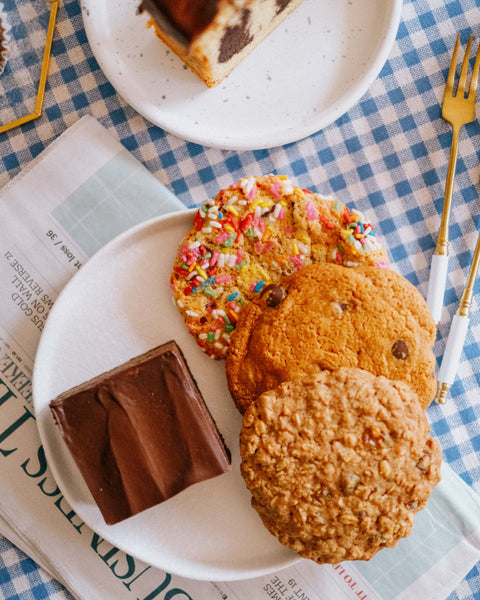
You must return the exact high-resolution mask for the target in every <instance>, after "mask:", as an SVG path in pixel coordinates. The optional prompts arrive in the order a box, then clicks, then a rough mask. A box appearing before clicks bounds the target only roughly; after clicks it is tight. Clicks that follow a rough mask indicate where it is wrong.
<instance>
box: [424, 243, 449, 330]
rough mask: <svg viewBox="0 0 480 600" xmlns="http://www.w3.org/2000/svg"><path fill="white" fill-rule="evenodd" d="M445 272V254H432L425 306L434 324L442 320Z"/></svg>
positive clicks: (446, 259)
mask: <svg viewBox="0 0 480 600" xmlns="http://www.w3.org/2000/svg"><path fill="white" fill-rule="evenodd" d="M447 271H448V256H447V255H445V254H434V255H433V256H432V264H431V267H430V278H429V280H428V293H427V304H428V308H429V309H430V312H431V313H432V316H433V320H434V321H435V323H440V321H441V319H442V310H443V297H444V295H445V285H446V282H447Z"/></svg>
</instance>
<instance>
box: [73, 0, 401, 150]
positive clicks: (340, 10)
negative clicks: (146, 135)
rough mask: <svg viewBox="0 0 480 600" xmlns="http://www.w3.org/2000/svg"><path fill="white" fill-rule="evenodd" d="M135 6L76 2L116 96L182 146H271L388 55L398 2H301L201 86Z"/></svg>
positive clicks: (328, 114)
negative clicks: (216, 80) (227, 69)
mask: <svg viewBox="0 0 480 600" xmlns="http://www.w3.org/2000/svg"><path fill="white" fill-rule="evenodd" d="M139 4H140V0H104V1H103V2H98V0H81V5H82V13H83V19H84V23H85V28H86V32H87V37H88V39H89V42H90V45H91V48H92V51H93V53H94V55H95V57H96V59H97V61H98V63H99V64H100V66H101V68H102V69H103V71H104V73H105V75H106V76H107V77H108V79H109V80H110V82H111V83H112V84H113V86H114V87H115V88H116V90H117V92H118V93H119V94H120V95H121V96H122V97H123V98H124V99H125V100H126V101H127V102H128V103H129V104H130V105H131V106H133V107H134V108H135V109H136V110H137V111H138V112H139V113H140V114H142V115H143V116H144V117H145V118H146V119H148V120H149V121H151V122H152V123H154V124H156V125H159V126H160V127H162V128H163V129H165V130H167V131H169V132H170V133H173V134H175V135H177V136H179V137H181V138H183V139H185V140H189V141H192V142H196V143H198V144H203V145H206V146H214V147H219V148H225V149H233V150H253V149H259V148H271V147H273V146H280V145H283V144H286V143H289V142H294V141H297V140H300V139H302V138H304V137H307V136H309V135H311V134H313V133H315V132H317V131H319V130H320V129H323V128H324V127H326V126H327V125H329V124H330V123H332V122H333V121H335V119H337V118H339V117H340V116H341V115H343V114H344V113H345V112H346V111H348V110H349V109H350V108H351V107H352V106H353V105H354V104H356V103H357V102H358V101H359V100H360V98H361V97H362V96H363V95H364V94H365V92H366V91H367V90H368V88H369V87H370V85H371V84H372V82H373V81H374V79H375V78H376V77H377V76H378V74H379V73H380V71H381V69H382V67H383V65H384V64H385V61H386V60H387V58H388V55H389V53H390V50H391V48H392V45H393V43H394V41H395V36H396V33H397V30H398V25H399V22H400V16H401V9H402V0H356V1H355V2H352V1H351V0H322V1H321V2H319V0H303V2H302V4H300V6H299V7H298V8H297V9H296V10H295V11H294V12H293V13H292V14H291V15H289V16H288V17H287V18H286V19H285V20H284V21H283V23H281V24H280V25H279V26H278V28H277V29H276V30H275V31H274V32H273V33H272V34H271V35H270V36H269V37H268V38H267V39H266V40H264V41H263V42H262V43H261V44H260V45H259V46H258V47H257V48H256V49H255V50H254V51H253V52H252V53H251V54H250V55H249V56H248V57H247V58H246V59H245V60H244V61H243V62H242V63H241V64H240V65H239V66H238V67H237V68H236V69H235V70H234V71H233V72H232V74H231V75H230V76H229V77H228V78H227V79H225V80H224V82H222V83H221V84H220V85H218V86H217V87H215V88H211V89H209V88H207V87H206V85H205V84H204V83H203V82H202V81H201V80H200V79H199V78H198V77H197V76H196V75H194V74H193V73H192V72H191V71H190V70H189V69H188V68H186V67H185V65H184V64H183V62H182V61H181V60H180V59H179V58H178V57H177V56H176V55H174V54H173V53H172V52H171V51H170V50H169V49H168V48H167V46H165V45H164V44H163V43H162V42H161V41H160V40H159V39H158V38H157V37H156V36H155V34H154V33H153V30H152V29H151V28H147V27H146V23H147V21H148V18H149V15H148V14H147V13H146V12H144V13H143V14H140V15H138V14H136V10H137V7H138V5H139Z"/></svg>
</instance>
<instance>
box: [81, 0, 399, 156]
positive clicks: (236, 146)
mask: <svg viewBox="0 0 480 600" xmlns="http://www.w3.org/2000/svg"><path fill="white" fill-rule="evenodd" d="M377 1H378V2H381V0H377ZM94 2H95V0H81V12H82V18H83V23H84V26H85V31H86V35H87V39H88V41H89V44H90V48H91V50H92V52H93V54H94V56H95V59H96V60H97V62H98V64H99V65H100V68H101V69H102V71H103V73H104V74H105V76H106V77H107V79H108V80H109V82H110V83H111V84H112V85H113V87H114V88H115V90H116V91H117V93H118V94H119V95H120V96H121V97H122V98H124V99H125V101H126V102H127V103H128V104H129V105H130V106H131V107H132V108H134V109H135V110H136V111H137V112H138V113H139V114H140V115H141V116H143V117H144V118H145V119H146V120H148V121H149V122H151V123H153V124H154V125H157V126H158V127H160V128H161V129H164V130H165V131H166V132H168V133H171V134H172V135H175V136H177V137H179V138H180V139H183V140H185V141H186V142H192V143H195V144H200V145H203V146H207V147H211V148H217V149H222V150H236V151H251V150H261V149H270V148H274V147H280V146H284V145H286V144H290V143H293V142H297V141H301V140H303V139H305V138H307V137H309V136H310V135H313V134H315V133H317V132H319V131H321V130H323V129H324V128H326V127H327V126H329V125H331V124H332V123H333V122H335V121H336V120H337V119H338V118H340V117H341V116H342V115H344V114H345V113H346V112H348V111H349V110H350V109H351V108H352V107H353V106H355V105H356V104H357V103H358V102H359V100H360V99H361V98H362V97H363V96H364V95H365V93H366V92H367V91H368V89H369V88H370V86H371V85H372V83H373V82H374V81H375V79H376V78H377V77H378V75H379V74H380V72H381V70H382V68H383V67H384V65H385V63H386V61H387V59H388V56H389V54H390V52H391V49H392V47H393V44H394V42H395V39H396V36H397V33H398V29H399V25H400V20H401V14H402V9H403V0H386V2H385V1H384V2H383V4H387V2H388V4H387V18H386V19H385V29H383V30H382V35H381V36H379V37H380V38H382V43H381V44H380V45H379V47H378V49H377V51H376V54H375V58H374V59H373V60H372V61H371V62H370V65H369V68H368V69H367V70H366V71H365V72H364V73H363V75H362V76H361V77H360V79H356V80H355V85H354V86H353V87H352V88H348V89H347V90H346V91H345V92H344V93H343V94H342V95H341V96H340V98H339V99H338V101H336V102H335V103H334V105H333V107H331V108H329V109H327V110H324V111H322V112H321V113H320V114H319V116H317V117H316V118H315V117H312V118H311V119H310V120H309V121H307V123H305V124H303V126H302V125H300V126H299V125H298V124H297V125H296V127H295V128H292V127H291V126H290V127H289V126H285V127H283V128H282V129H279V130H276V131H275V132H274V133H267V135H266V137H265V139H264V140H263V142H260V141H257V142H255V141H254V140H258V132H255V135H252V136H251V138H250V142H246V141H242V140H241V139H237V138H235V137H233V138H232V139H231V141H228V140H227V138H226V137H225V136H224V137H222V136H221V135H219V134H218V133H217V134H215V135H214V136H213V137H212V138H209V137H208V136H207V135H203V134H202V132H199V134H197V135H195V134H193V133H192V131H191V129H189V124H188V122H186V123H185V124H184V125H183V127H181V126H178V125H177V124H176V123H174V124H173V126H172V124H171V123H169V122H168V119H167V120H165V118H163V119H162V118H161V108H159V107H158V106H154V105H153V104H151V103H150V104H148V106H147V105H145V103H144V104H141V103H138V102H136V100H135V92H134V91H133V92H132V91H131V89H128V84H126V83H124V82H123V80H122V78H121V77H118V75H117V73H116V71H115V69H114V68H113V64H112V63H109V62H108V60H106V59H105V57H104V55H103V52H102V46H101V44H100V43H99V42H98V40H97V43H94V42H95V41H96V33H95V26H94V19H93V16H92V15H91V14H90V7H91V6H92V3H94ZM291 16H292V15H289V16H288V17H287V19H288V18H289V17H291ZM132 87H134V86H132ZM152 109H154V110H152ZM154 113H157V114H154ZM158 113H160V118H158ZM241 137H242V136H241ZM252 138H253V139H252Z"/></svg>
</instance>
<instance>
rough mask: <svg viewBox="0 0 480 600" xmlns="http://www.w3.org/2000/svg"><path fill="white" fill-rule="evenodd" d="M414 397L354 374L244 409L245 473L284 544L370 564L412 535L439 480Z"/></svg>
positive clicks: (436, 454) (280, 390) (315, 380)
mask: <svg viewBox="0 0 480 600" xmlns="http://www.w3.org/2000/svg"><path fill="white" fill-rule="evenodd" d="M428 431H429V426H428V422H427V419H426V416H425V413H424V411H423V409H422V407H421V405H420V403H419V401H418V398H417V396H416V394H415V393H414V392H413V391H412V390H411V389H410V388H409V387H408V386H406V385H405V384H404V383H402V382H398V381H391V380H388V379H386V378H385V377H383V376H375V375H372V374H371V373H368V372H367V371H363V370H361V369H357V368H341V369H339V370H337V371H323V372H321V373H318V374H316V375H312V376H311V377H308V378H307V377H305V378H302V379H297V380H295V381H289V382H284V383H283V384H281V385H280V386H278V387H277V388H276V389H275V390H272V391H268V392H265V393H264V394H263V395H262V396H260V398H258V399H257V400H256V401H255V402H254V403H252V404H251V405H250V406H249V408H248V409H247V411H246V413H245V415H244V419H243V426H242V430H241V435H240V451H241V457H242V463H241V472H242V475H243V478H244V480H245V483H246V485H247V487H248V489H249V490H250V492H251V494H252V505H253V507H254V508H255V509H256V510H257V512H258V513H259V515H260V517H261V519H262V521H263V523H264V525H265V527H266V528H267V529H268V530H269V531H270V532H271V533H272V534H273V535H275V536H276V537H277V538H278V539H279V541H280V542H281V543H282V544H285V545H286V546H288V547H290V548H292V549H293V550H295V551H296V552H298V553H299V554H300V555H301V556H303V557H305V558H309V559H311V560H314V561H316V562H318V563H337V562H340V561H344V560H369V559H370V558H371V557H372V556H373V555H374V554H375V553H376V552H378V551H379V550H380V549H382V548H384V547H393V546H395V544H396V543H397V542H398V540H399V539H401V538H403V537H405V536H408V535H410V533H411V530H412V527H413V524H414V518H415V514H416V513H417V512H418V511H419V510H420V509H422V508H424V506H425V504H426V502H427V500H428V498H429V496H430V493H431V491H432V489H433V488H434V486H435V485H436V484H437V483H438V482H439V480H440V464H441V450H440V445H439V444H438V442H437V441H436V440H434V439H433V438H432V437H431V436H430V435H429V433H428Z"/></svg>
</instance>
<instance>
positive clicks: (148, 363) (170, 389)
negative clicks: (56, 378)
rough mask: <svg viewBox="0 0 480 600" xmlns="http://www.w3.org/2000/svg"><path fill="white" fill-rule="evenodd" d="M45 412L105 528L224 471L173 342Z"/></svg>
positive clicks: (219, 445)
mask: <svg viewBox="0 0 480 600" xmlns="http://www.w3.org/2000/svg"><path fill="white" fill-rule="evenodd" d="M50 409H51V411H52V413H53V417H54V419H55V422H56V424H57V425H58V427H59V429H60V432H61V434H62V437H63V439H64V441H65V443H66V445H67V446H68V448H69V450H70V452H71V454H72V456H73V458H74V459H75V462H76V464H77V466H78V468H79V469H80V472H81V473H82V475H83V478H84V479H85V482H86V484H87V486H88V488H89V490H90V492H91V493H92V495H93V497H94V499H95V502H96V503H97V505H98V507H99V509H100V511H101V513H102V515H103V517H104V519H105V522H106V523H107V524H114V523H117V522H119V521H122V520H123V519H126V518H128V517H130V516H132V515H135V514H137V513H139V512H141V511H143V510H145V509H147V508H150V507H152V506H154V505H156V504H159V503H161V502H163V501H165V500H168V499H169V498H171V497H172V496H174V495H176V494H178V493H179V492H181V491H182V490H184V489H185V488H187V487H189V486H190V485H193V484H194V483H198V482H201V481H205V480H207V479H210V478H212V477H215V476H217V475H220V474H222V473H225V472H226V471H229V470H230V468H231V466H230V453H229V451H228V449H227V448H226V446H225V444H224V442H223V439H222V437H221V435H220V433H219V432H218V430H217V427H216V425H215V422H214V421H213V419H212V417H211V415H210V413H209V411H208V409H207V407H206V405H205V403H204V401H203V398H202V396H201V393H200V390H199V389H198V387H197V385H196V383H195V380H194V379H193V377H192V375H191V373H190V370H189V368H188V365H187V363H186V361H185V359H184V357H183V355H182V352H181V351H180V349H179V347H178V346H177V344H176V343H175V342H174V341H170V342H167V343H166V344H163V345H161V346H158V347H157V348H153V349H152V350H150V351H148V352H146V353H145V354H142V355H141V356H138V357H136V358H133V359H131V360H129V361H128V362H126V363H125V364H123V365H120V366H119V367H116V368H114V369H112V370H111V371H108V372H106V373H103V374H101V375H98V376H97V377H94V378H93V379H91V380H90V381H87V382H85V383H83V384H81V385H78V386H76V387H74V388H72V389H71V390H69V391H66V392H64V393H62V394H60V395H59V396H58V397H57V398H55V399H54V400H52V401H51V402H50Z"/></svg>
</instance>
